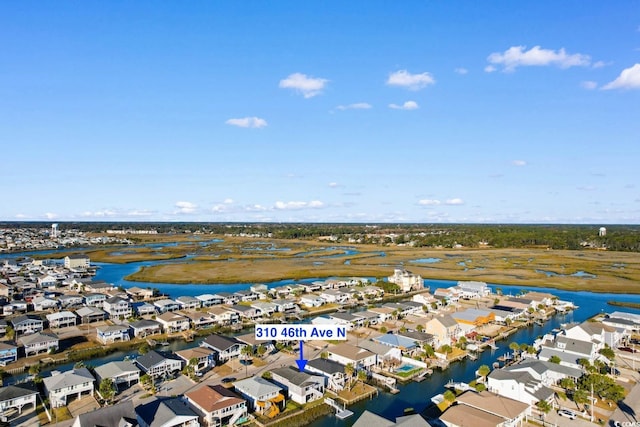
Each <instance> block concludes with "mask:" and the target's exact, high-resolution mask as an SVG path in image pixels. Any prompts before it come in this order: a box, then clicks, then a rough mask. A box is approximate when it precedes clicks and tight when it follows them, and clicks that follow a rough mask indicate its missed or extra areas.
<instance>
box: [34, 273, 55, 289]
mask: <svg viewBox="0 0 640 427" xmlns="http://www.w3.org/2000/svg"><path fill="white" fill-rule="evenodd" d="M37 283H38V287H39V288H41V289H55V287H56V286H57V284H58V279H56V277H55V276H52V275H51V274H42V275H40V276H38V279H37Z"/></svg>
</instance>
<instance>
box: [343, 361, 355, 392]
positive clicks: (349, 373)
mask: <svg viewBox="0 0 640 427" xmlns="http://www.w3.org/2000/svg"><path fill="white" fill-rule="evenodd" d="M355 371H356V369H355V368H354V367H353V364H352V363H349V364H347V365H346V366H345V367H344V374H345V375H346V376H347V385H349V389H351V380H352V379H353V373H354V372H355Z"/></svg>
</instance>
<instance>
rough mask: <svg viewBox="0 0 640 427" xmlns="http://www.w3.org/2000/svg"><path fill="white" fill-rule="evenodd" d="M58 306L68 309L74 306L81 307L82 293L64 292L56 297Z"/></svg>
mask: <svg viewBox="0 0 640 427" xmlns="http://www.w3.org/2000/svg"><path fill="white" fill-rule="evenodd" d="M58 302H59V303H60V307H62V308H64V309H70V308H75V307H81V306H82V303H83V302H84V298H83V297H82V295H72V294H64V295H60V296H59V297H58Z"/></svg>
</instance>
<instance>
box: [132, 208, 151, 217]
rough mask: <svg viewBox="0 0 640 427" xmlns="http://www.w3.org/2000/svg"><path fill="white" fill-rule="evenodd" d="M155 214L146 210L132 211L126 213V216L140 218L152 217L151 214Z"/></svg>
mask: <svg viewBox="0 0 640 427" xmlns="http://www.w3.org/2000/svg"><path fill="white" fill-rule="evenodd" d="M155 213H156V212H154V211H149V210H146V209H134V210H130V211H128V212H127V214H126V216H134V217H141V216H145V217H146V216H152V215H153V214H155Z"/></svg>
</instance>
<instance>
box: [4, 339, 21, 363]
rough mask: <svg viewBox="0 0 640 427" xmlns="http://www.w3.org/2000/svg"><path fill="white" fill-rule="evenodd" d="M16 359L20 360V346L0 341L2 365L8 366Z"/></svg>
mask: <svg viewBox="0 0 640 427" xmlns="http://www.w3.org/2000/svg"><path fill="white" fill-rule="evenodd" d="M16 360H18V347H16V346H15V345H11V344H9V343H6V342H0V366H7V365H8V364H9V363H12V362H15V361H16Z"/></svg>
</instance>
